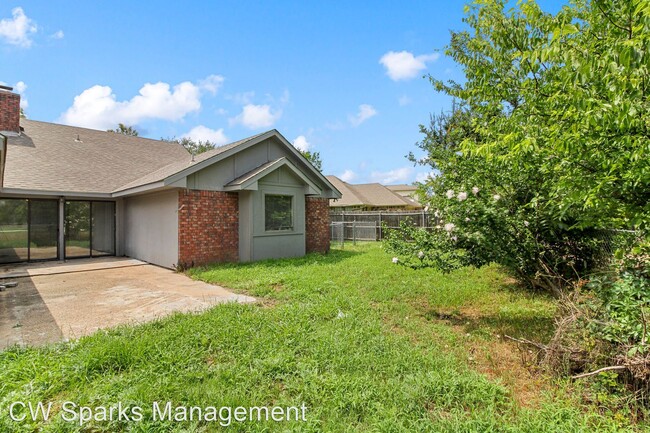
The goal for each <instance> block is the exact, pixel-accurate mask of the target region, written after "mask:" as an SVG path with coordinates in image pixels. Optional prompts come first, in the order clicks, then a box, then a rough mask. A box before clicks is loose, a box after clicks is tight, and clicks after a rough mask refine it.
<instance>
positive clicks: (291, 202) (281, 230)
mask: <svg viewBox="0 0 650 433" xmlns="http://www.w3.org/2000/svg"><path fill="white" fill-rule="evenodd" d="M267 197H283V198H289V216H290V218H291V227H288V228H278V229H269V228H268V221H267V215H266V210H267V202H266V200H267ZM294 206H295V197H294V196H293V194H282V193H264V197H263V215H264V232H265V233H269V234H272V233H290V232H294V231H295V228H296V227H295V226H296V215H295V209H294Z"/></svg>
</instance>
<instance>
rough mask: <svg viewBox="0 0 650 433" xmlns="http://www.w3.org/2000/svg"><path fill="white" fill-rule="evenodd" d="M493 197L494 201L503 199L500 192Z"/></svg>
mask: <svg viewBox="0 0 650 433" xmlns="http://www.w3.org/2000/svg"><path fill="white" fill-rule="evenodd" d="M492 198H493V199H494V201H499V200H501V196H500V195H499V194H494V195H493V196H492Z"/></svg>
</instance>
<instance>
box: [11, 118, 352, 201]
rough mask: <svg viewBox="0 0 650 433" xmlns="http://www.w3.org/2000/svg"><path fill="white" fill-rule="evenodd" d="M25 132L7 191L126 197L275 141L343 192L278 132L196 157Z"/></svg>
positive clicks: (93, 138) (62, 129) (89, 135)
mask: <svg viewBox="0 0 650 433" xmlns="http://www.w3.org/2000/svg"><path fill="white" fill-rule="evenodd" d="M21 126H22V128H23V132H22V133H21V134H20V135H18V136H11V137H7V149H6V152H3V153H4V155H3V156H4V157H5V161H4V166H3V167H4V173H3V179H2V183H1V184H0V185H1V186H2V190H3V191H4V192H13V191H14V190H15V191H25V190H27V191H31V192H34V193H38V192H40V193H58V192H61V193H65V194H66V195H72V194H73V193H77V194H80V195H98V196H109V197H110V196H122V195H128V194H129V193H133V192H143V191H147V190H152V189H156V188H161V187H168V186H174V183H175V182H178V181H179V180H181V179H183V178H184V177H186V176H188V175H190V174H192V173H194V172H197V171H199V170H201V169H203V168H205V167H207V166H209V165H211V164H213V163H215V162H217V161H220V160H221V159H224V158H227V157H228V156H230V155H233V154H235V153H237V152H239V151H240V150H243V149H245V148H247V147H249V146H252V145H254V144H256V143H259V142H261V141H262V140H265V139H267V138H271V137H275V138H277V139H278V140H279V141H281V142H282V143H283V144H284V145H285V146H286V147H287V148H288V150H289V152H290V153H293V154H294V155H295V158H296V160H297V162H298V163H300V164H301V165H303V169H306V170H307V172H310V173H311V176H312V177H314V178H316V179H318V180H319V181H320V182H321V183H322V184H323V185H325V186H326V187H327V188H331V194H330V195H331V196H333V197H338V196H339V195H340V194H339V193H338V191H337V190H336V188H334V186H333V185H332V184H331V183H330V182H329V181H328V180H327V179H326V178H325V177H324V176H323V175H322V174H321V173H320V172H319V171H318V170H316V169H315V168H314V167H313V166H312V165H311V164H310V163H309V162H308V161H307V160H306V159H305V158H304V157H303V156H302V155H301V154H300V153H299V152H298V151H297V150H296V149H295V148H294V147H293V146H292V145H291V144H290V143H289V142H288V141H287V140H286V139H285V138H284V137H283V136H282V135H281V134H280V133H279V132H278V131H276V130H271V131H267V132H263V133H261V134H257V135H254V136H252V137H248V138H245V139H243V140H239V141H236V142H234V143H230V144H227V145H224V146H220V147H217V148H215V149H212V150H209V151H207V152H204V153H201V154H199V155H196V156H194V157H193V156H192V155H191V154H190V153H189V152H188V151H187V150H185V148H184V147H183V146H181V145H180V144H178V143H176V142H166V141H161V140H151V139H147V138H141V137H132V136H126V135H123V134H118V133H114V132H106V131H97V130H93V129H87V128H78V127H74V126H66V125H57V124H53V123H46V122H38V121H34V120H27V119H21Z"/></svg>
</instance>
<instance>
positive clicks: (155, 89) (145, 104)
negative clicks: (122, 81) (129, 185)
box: [59, 76, 215, 129]
mask: <svg viewBox="0 0 650 433" xmlns="http://www.w3.org/2000/svg"><path fill="white" fill-rule="evenodd" d="M210 77H215V76H210ZM210 77H208V79H210ZM200 83H205V80H203V81H202V82H200ZM201 86H205V85H204V84H203V85H202V84H198V85H197V84H194V83H191V82H189V81H185V82H182V83H180V84H177V85H175V86H174V87H173V88H172V87H171V86H170V85H169V84H167V83H162V82H158V83H155V84H151V83H147V84H145V85H144V86H142V88H141V89H140V91H139V94H138V95H136V96H134V97H133V98H131V99H130V100H127V101H118V100H117V98H116V96H115V94H114V93H113V90H112V89H111V88H110V87H108V86H100V85H95V86H93V87H91V88H89V89H86V90H84V91H83V92H81V94H80V95H78V96H75V98H74V103H73V104H72V106H71V107H70V108H68V109H67V110H66V111H65V112H64V113H63V114H62V115H61V117H60V118H59V121H60V122H62V123H65V124H68V125H75V126H83V127H87V128H96V129H108V128H113V127H115V125H117V124H118V123H124V124H127V125H136V124H138V123H139V122H141V121H143V120H146V119H162V120H170V121H177V120H181V119H183V118H184V117H185V116H186V115H187V114H189V113H192V112H195V111H198V110H199V109H200V108H201V96H202V90H206V91H209V92H211V90H210V89H208V88H205V87H201Z"/></svg>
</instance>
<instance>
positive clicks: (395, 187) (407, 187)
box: [386, 184, 418, 192]
mask: <svg viewBox="0 0 650 433" xmlns="http://www.w3.org/2000/svg"><path fill="white" fill-rule="evenodd" d="M386 188H388V189H389V190H391V191H395V192H397V191H417V190H418V187H417V186H415V185H406V184H400V185H386Z"/></svg>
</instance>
